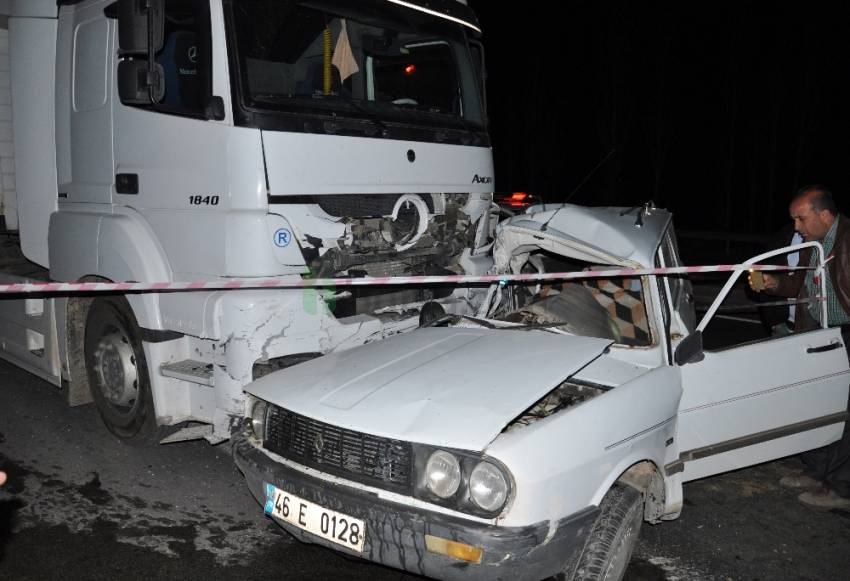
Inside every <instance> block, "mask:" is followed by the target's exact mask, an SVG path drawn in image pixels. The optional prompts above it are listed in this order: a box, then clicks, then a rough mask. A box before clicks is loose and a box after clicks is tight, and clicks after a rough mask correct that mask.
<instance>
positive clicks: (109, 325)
mask: <svg viewBox="0 0 850 581" xmlns="http://www.w3.org/2000/svg"><path fill="white" fill-rule="evenodd" d="M84 356H85V361H86V372H87V374H88V379H89V387H90V389H91V395H92V399H94V403H95V405H96V406H97V411H98V413H99V414H100V417H101V419H102V420H103V423H104V424H105V425H106V428H107V429H108V430H109V431H110V432H112V433H113V434H114V435H115V436H117V437H119V438H121V439H125V440H129V439H132V440H134V441H140V442H141V441H144V442H147V441H148V440H155V439H156V436H157V435H158V430H157V425H156V414H155V411H154V405H153V395H152V392H151V383H150V377H149V375H148V368H147V362H146V360H145V352H144V349H143V348H142V341H141V333H140V330H139V326H138V324H137V323H136V317H135V316H134V315H133V311H132V309H131V308H130V304H129V303H128V302H127V300H126V299H125V298H124V297H120V296H115V297H99V298H96V299H95V300H94V301H93V302H92V305H91V308H90V309H89V314H88V318H87V319H86V331H85V338H84Z"/></svg>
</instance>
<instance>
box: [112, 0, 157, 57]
mask: <svg viewBox="0 0 850 581" xmlns="http://www.w3.org/2000/svg"><path fill="white" fill-rule="evenodd" d="M148 25H150V33H149V32H148ZM164 30H165V12H164V2H163V0H118V48H119V49H120V50H121V53H122V54H148V51H149V50H150V49H151V48H152V49H153V51H152V52H154V53H157V52H159V51H160V50H162V47H163V46H164V44H165V34H164Z"/></svg>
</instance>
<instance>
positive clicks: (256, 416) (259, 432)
mask: <svg viewBox="0 0 850 581" xmlns="http://www.w3.org/2000/svg"><path fill="white" fill-rule="evenodd" d="M268 409H269V404H267V403H266V402H264V401H262V400H257V401H255V402H254V405H253V406H251V429H252V430H253V431H254V435H255V436H257V437H258V438H260V439H261V440H262V439H263V438H265V436H266V412H267V411H268Z"/></svg>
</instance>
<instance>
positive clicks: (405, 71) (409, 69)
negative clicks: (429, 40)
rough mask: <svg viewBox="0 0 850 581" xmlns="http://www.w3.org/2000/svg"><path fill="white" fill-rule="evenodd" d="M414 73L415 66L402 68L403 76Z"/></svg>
mask: <svg viewBox="0 0 850 581" xmlns="http://www.w3.org/2000/svg"><path fill="white" fill-rule="evenodd" d="M415 72H416V65H407V66H406V67H404V74H405V75H412V74H413V73H415Z"/></svg>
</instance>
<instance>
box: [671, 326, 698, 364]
mask: <svg viewBox="0 0 850 581" xmlns="http://www.w3.org/2000/svg"><path fill="white" fill-rule="evenodd" d="M704 358H705V355H704V353H703V349H702V331H694V332H693V333H691V334H690V335H688V336H687V337H685V338H684V339H682V341H681V343H679V345H678V346H677V347H676V353H674V354H673V360H674V361H675V362H676V365H687V364H688V363H697V362H699V361H702V360H703V359H704Z"/></svg>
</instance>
